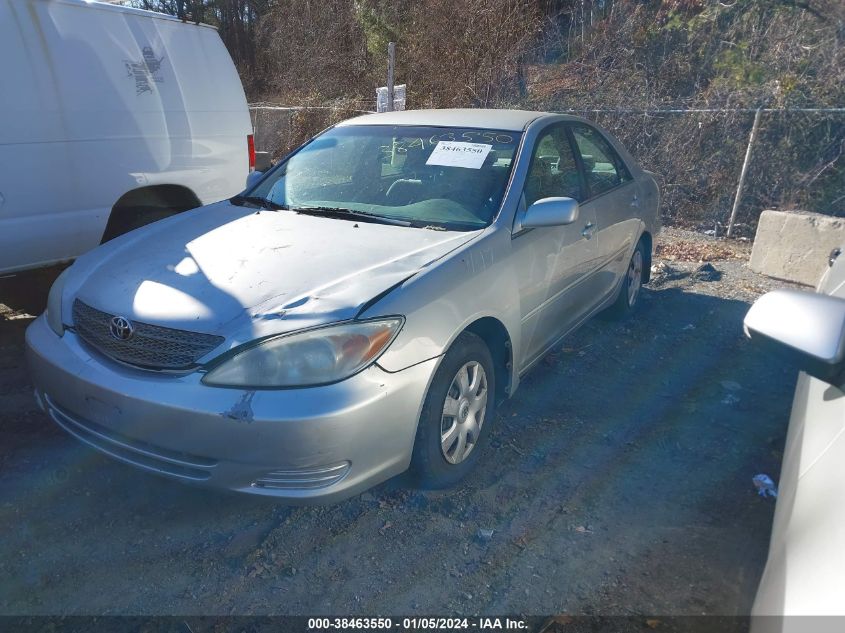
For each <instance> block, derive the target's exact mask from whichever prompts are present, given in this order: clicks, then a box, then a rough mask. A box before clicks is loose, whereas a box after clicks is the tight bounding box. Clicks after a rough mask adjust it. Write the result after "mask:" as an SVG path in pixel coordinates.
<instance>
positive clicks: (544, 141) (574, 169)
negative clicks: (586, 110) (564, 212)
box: [525, 125, 583, 205]
mask: <svg viewBox="0 0 845 633" xmlns="http://www.w3.org/2000/svg"><path fill="white" fill-rule="evenodd" d="M552 197H568V198H575V199H576V200H578V201H580V200H582V199H583V196H582V195H581V176H580V174H579V173H578V165H577V163H576V162H575V156H574V155H573V153H572V146H571V145H570V144H569V139H568V138H567V134H566V128H565V127H563V126H562V125H557V126H554V127H552V128H550V129H549V130H546V131H545V132H543V133H542V134H541V135H540V137H539V138H538V139H537V144H536V145H535V146H534V152H533V154H532V155H531V167H530V168H529V169H528V177H527V178H526V180H525V204H526V205H531V204H532V203H533V202H536V201H537V200H540V199H541V198H552Z"/></svg>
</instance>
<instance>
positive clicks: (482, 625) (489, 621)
mask: <svg viewBox="0 0 845 633" xmlns="http://www.w3.org/2000/svg"><path fill="white" fill-rule="evenodd" d="M527 628H528V625H527V624H526V622H525V621H524V620H521V619H519V618H498V617H495V618H486V617H477V618H440V617H412V618H402V619H401V620H395V621H394V620H393V619H392V618H366V617H359V618H309V619H308V630H309V631H339V630H340V631H344V630H349V631H361V630H376V631H377V630H383V631H387V630H390V631H392V630H398V631H403V632H405V631H408V632H410V631H460V630H477V631H520V630H525V629H527Z"/></svg>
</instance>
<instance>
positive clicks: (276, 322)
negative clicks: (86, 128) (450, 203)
mask: <svg viewBox="0 0 845 633" xmlns="http://www.w3.org/2000/svg"><path fill="white" fill-rule="evenodd" d="M477 234H478V232H470V233H466V232H450V231H435V230H430V229H419V228H412V227H403V226H391V225H384V224H373V223H366V222H351V221H348V220H338V219H331V218H324V217H316V216H310V215H300V214H297V213H294V212H291V211H261V212H256V210H255V209H250V208H245V207H239V206H235V205H232V204H230V203H228V202H221V203H217V204H214V205H211V206H208V207H203V208H201V209H197V210H195V211H191V212H188V213H185V214H182V215H180V216H176V217H174V218H170V219H168V220H164V221H162V222H158V223H156V224H154V225H151V226H149V227H145V228H143V229H140V230H138V231H134V232H132V233H130V234H127V235H125V236H123V237H121V238H118V239H117V240H114V241H113V242H109V243H108V244H106V245H104V246H102V247H100V248H98V249H96V250H95V251H93V252H92V253H89V254H88V255H85V256H84V257H82V258H80V260H78V262H77V264H75V265H74V267H73V268H74V269H75V270H73V275H72V276H71V278H69V280H68V283H67V285H66V291H65V294H64V297H65V301H66V304H65V310H64V314H65V315H67V314H69V313H70V305H69V304H70V303H72V300H73V299H74V298H77V297H78V298H79V299H80V300H82V301H84V302H85V303H87V304H89V305H91V306H93V307H95V308H98V309H100V310H103V311H105V312H109V313H111V314H118V315H121V316H125V317H127V318H129V319H133V320H138V321H143V322H146V323H153V324H157V325H163V326H166V327H173V328H179V329H189V330H193V331H197V332H208V333H215V334H223V335H225V336H227V337H229V338H230V339H231V338H234V339H237V340H232V341H231V343H233V344H238V343H240V342H243V340H249V339H251V338H254V337H256V336H262V335H266V334H269V333H273V332H280V331H290V330H293V329H300V328H302V327H309V326H312V325H319V324H321V323H329V322H332V321H337V320H343V319H349V318H353V317H355V316H356V315H357V314H358V312H359V310H360V308H361V307H362V306H363V305H364V304H365V303H367V302H368V301H370V300H371V299H373V298H374V297H376V296H378V295H379V294H381V293H383V292H385V291H386V290H389V289H390V288H391V287H393V286H395V285H396V284H399V283H401V282H402V281H404V280H405V279H407V278H408V277H410V276H411V275H413V274H414V273H416V272H417V271H419V270H420V269H421V268H423V267H425V266H427V265H428V264H430V263H431V262H432V261H434V260H436V259H439V258H440V257H442V256H443V255H445V254H446V253H448V252H449V251H451V250H453V249H455V248H457V247H458V246H460V245H461V244H464V243H466V242H468V241H469V240H471V239H472V238H473V237H474V236H476V235H477Z"/></svg>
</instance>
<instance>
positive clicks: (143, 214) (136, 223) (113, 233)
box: [102, 207, 179, 242]
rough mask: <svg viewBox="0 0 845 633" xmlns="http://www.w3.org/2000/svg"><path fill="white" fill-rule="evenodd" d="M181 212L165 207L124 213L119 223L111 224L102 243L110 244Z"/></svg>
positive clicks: (139, 208) (144, 208) (133, 209)
mask: <svg viewBox="0 0 845 633" xmlns="http://www.w3.org/2000/svg"><path fill="white" fill-rule="evenodd" d="M178 212H179V211H178V210H176V209H167V208H163V207H135V208H132V209H126V210H125V211H123V213H122V215H121V218H120V220H119V221H118V222H114V223H112V222H109V225H108V227H107V228H106V231H105V233H104V234H103V239H102V242H108V241H109V240H112V239H114V238H116V237H117V236H118V235H123V234H124V233H129V231H134V230H135V229H139V228H141V227H142V226H146V225H147V224H152V223H153V222H157V221H158V220H163V219H164V218H169V217H170V216H171V215H175V214H176V213H178Z"/></svg>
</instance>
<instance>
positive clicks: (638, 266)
mask: <svg viewBox="0 0 845 633" xmlns="http://www.w3.org/2000/svg"><path fill="white" fill-rule="evenodd" d="M645 262H646V256H645V246H643V241H642V240H640V241H639V242H638V243H637V247H636V248H635V249H634V253H633V254H632V255H631V260H630V261H629V262H628V270H627V271H625V277H624V278H623V279H622V287H621V288H620V289H619V296H618V297H616V301H615V302H614V303H613V305H611V306H610V307H609V308H608V309H607V315H608V316H609V317H610V318H612V319H624V318H625V317H627V316H629V315H630V314H631V313H632V312H633V311H634V309H635V308H636V307H637V302H638V300H639V298H640V295H641V294H642V293H641V292H640V291H641V290H642V287H643V266H644V265H645Z"/></svg>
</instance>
